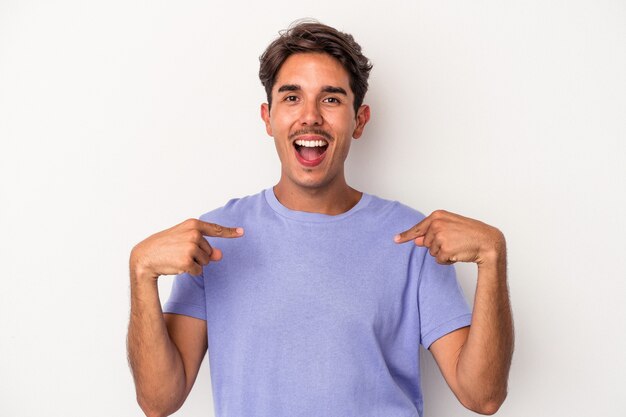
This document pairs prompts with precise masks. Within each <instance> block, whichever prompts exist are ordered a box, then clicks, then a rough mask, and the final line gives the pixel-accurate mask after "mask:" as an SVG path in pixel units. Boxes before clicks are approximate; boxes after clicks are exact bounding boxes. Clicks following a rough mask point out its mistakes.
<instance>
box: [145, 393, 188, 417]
mask: <svg viewBox="0 0 626 417" xmlns="http://www.w3.org/2000/svg"><path fill="white" fill-rule="evenodd" d="M137 404H139V407H140V408H141V411H143V413H144V414H145V415H146V417H167V416H169V415H171V414H173V413H174V412H176V411H177V410H178V409H179V408H180V406H177V407H174V408H171V407H170V408H169V409H168V408H166V407H163V406H159V405H157V404H155V403H153V402H150V401H147V400H146V399H145V398H142V397H140V396H137Z"/></svg>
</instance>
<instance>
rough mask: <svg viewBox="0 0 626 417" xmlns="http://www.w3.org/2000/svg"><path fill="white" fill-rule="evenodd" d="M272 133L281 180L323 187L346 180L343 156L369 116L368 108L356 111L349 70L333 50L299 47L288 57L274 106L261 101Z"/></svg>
mask: <svg viewBox="0 0 626 417" xmlns="http://www.w3.org/2000/svg"><path fill="white" fill-rule="evenodd" d="M261 117H262V118H263V121H264V122H265V127H266V130H267V133H268V135H270V136H272V137H274V141H275V144H276V150H277V152H278V157H279V158H280V161H281V164H282V176H281V183H283V185H286V186H295V187H299V188H309V189H310V188H323V187H329V186H332V185H333V184H336V183H335V181H345V178H344V161H345V160H346V157H347V156H348V151H349V149H350V142H351V140H352V138H354V139H358V138H359V137H360V136H361V134H362V132H363V128H364V126H365V124H366V123H367V122H368V120H369V108H368V107H367V106H361V108H359V110H358V112H357V114H356V115H355V114H354V94H353V92H352V90H351V89H350V76H349V75H348V72H347V71H346V70H345V69H344V68H343V66H342V65H341V63H340V62H339V61H337V60H336V59H335V58H333V57H331V56H330V55H328V54H322V53H299V54H294V55H291V56H290V57H289V58H287V60H286V61H285V62H284V63H283V65H282V67H281V68H280V71H279V72H278V76H277V77H276V83H275V84H274V87H273V89H272V107H271V110H270V108H269V106H268V105H267V104H263V105H262V106H261Z"/></svg>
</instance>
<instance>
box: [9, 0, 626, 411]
mask: <svg viewBox="0 0 626 417" xmlns="http://www.w3.org/2000/svg"><path fill="white" fill-rule="evenodd" d="M302 17H315V18H317V19H319V20H320V21H322V22H324V23H327V24H330V25H333V26H336V27H337V28H339V29H341V30H344V31H347V32H349V33H352V34H354V35H355V37H356V39H357V40H358V41H359V42H360V43H361V45H362V46H363V49H364V52H365V54H366V55H367V56H368V57H369V58H370V59H371V60H372V61H373V63H374V70H373V72H372V75H371V79H370V86H371V87H370V91H369V93H368V95H367V97H366V102H367V103H368V104H370V106H371V109H372V121H371V123H370V124H369V125H368V126H367V129H366V132H365V135H364V137H363V138H361V139H360V140H358V141H356V142H354V144H353V148H352V151H351V155H350V158H349V161H348V165H347V176H348V180H349V182H350V184H352V185H353V186H354V187H356V188H357V189H361V190H364V191H367V192H370V193H373V194H377V195H379V196H381V197H384V198H389V199H395V200H400V201H402V202H404V203H406V204H408V205H411V206H413V207H415V208H417V209H418V210H420V211H422V212H424V213H426V214H428V213H430V212H431V211H432V210H435V209H437V208H443V209H447V210H450V211H454V212H459V213H462V214H464V215H467V216H470V217H475V218H478V219H481V220H483V221H485V222H488V223H490V224H493V225H496V226H497V227H499V228H500V229H501V230H502V231H503V232H504V233H505V235H506V237H507V240H508V250H509V286H510V290H511V297H512V305H513V310H514V319H515V327H516V350H515V355H514V360H513V365H512V369H511V377H510V390H509V391H510V393H509V396H508V399H507V400H506V402H505V404H504V405H503V407H502V408H501V410H500V411H499V414H498V415H500V416H507V417H517V416H520V417H521V416H581V417H582V416H621V415H623V412H624V411H623V410H624V409H625V408H626V404H625V396H624V384H623V379H624V377H625V376H626V359H625V358H626V355H625V354H624V352H625V351H626V334H625V331H624V330H625V329H626V326H625V324H626V307H625V302H626V285H625V284H624V281H625V279H626V256H624V252H625V249H626V245H625V244H624V235H625V233H626V221H625V215H626V168H625V167H624V164H625V162H626V161H625V160H626V146H625V142H626V76H625V74H626V2H624V1H618V0H616V1H608V0H587V1H583V0H579V1H552V0H526V1H523V2H522V1H518V2H515V1H508V0H507V1H503V0H492V1H461V0H459V1H415V0H413V1H399V2H393V1H391V2H382V1H381V2H372V3H367V2H363V1H360V0H348V1H343V2H338V1H334V0H318V1H316V2H293V1H287V0H281V1H266V2H249V3H243V2H231V3H228V2H217V3H216V2H208V1H182V2H173V1H172V2H165V1H132V0H130V1H129V0H124V1H121V0H110V1H106V2H104V1H102V2H96V1H79V0H75V1H70V0H59V1H43V0H42V1H28V0H21V1H17V0H0V141H1V146H0V210H1V211H0V267H1V268H2V269H1V272H2V276H1V282H2V286H1V288H0V416H3V417H5V416H6V417H18V416H19V417H22V416H24V417H26V416H93V417H99V416H140V415H142V414H141V411H140V410H139V408H138V406H137V405H136V403H135V397H134V387H133V382H132V378H131V375H130V372H129V370H128V367H127V362H126V348H125V337H126V327H127V322H128V315H129V284H128V256H129V253H130V250H131V248H132V247H133V246H134V245H135V244H136V243H137V242H139V241H141V240H143V239H144V238H146V237H147V236H148V235H150V234H152V233H155V232H157V231H159V230H162V229H165V228H167V227H170V226H172V225H174V224H177V223H179V222H181V221H183V220H185V219H186V218H189V217H197V216H199V215H201V214H202V213H204V212H206V211H209V210H210V209H213V208H215V207H218V206H221V205H223V204H225V203H226V202H227V201H228V200H229V199H230V198H233V197H240V196H244V195H248V194H253V193H256V192H257V191H259V190H261V189H263V188H267V187H270V186H272V185H274V184H275V183H276V182H277V180H278V177H279V161H278V158H277V156H276V154H275V150H274V144H273V141H272V139H271V138H269V137H268V136H266V134H265V131H264V129H263V124H262V122H261V119H260V117H259V105H260V103H262V102H263V101H264V100H265V97H264V90H263V89H262V87H261V85H260V82H259V81H258V78H257V72H258V57H259V55H260V54H261V53H262V51H263V50H264V48H265V47H266V46H267V44H268V43H269V42H270V41H271V40H272V39H273V38H274V37H275V36H276V35H277V33H278V31H279V30H280V29H284V28H286V27H287V26H288V25H289V24H290V23H291V22H292V21H293V20H295V19H298V18H302ZM395 232H398V231H396V230H390V231H389V233H390V235H392V234H393V233H395ZM381 238H389V237H381ZM457 271H458V274H459V279H460V281H461V283H462V286H463V288H464V291H465V293H466V296H467V299H468V300H469V301H470V302H471V300H472V299H473V294H474V286H475V282H476V277H475V274H476V271H475V268H474V267H473V265H459V267H458V268H457ZM171 281H172V278H171V277H164V278H162V279H161V281H160V289H161V293H162V296H163V298H162V299H163V300H164V299H165V297H166V296H167V294H168V293H169V291H170V286H171ZM417 354H418V352H416V355H417ZM419 354H421V355H423V357H424V359H425V362H424V365H423V374H424V380H423V389H424V392H425V400H426V405H425V415H426V416H429V417H435V416H442V417H443V416H445V417H455V416H469V415H473V413H471V412H469V411H466V410H464V409H463V407H462V406H461V405H460V404H459V403H457V401H456V399H455V398H454V396H453V395H452V394H451V392H450V391H449V389H448V388H447V386H446V385H445V382H444V381H443V379H442V377H441V376H440V374H439V371H438V369H437V367H436V365H435V363H434V362H433V360H432V358H431V355H430V353H428V352H425V351H422V352H421V353H419ZM212 407H213V406H212V397H211V385H210V377H209V368H208V361H206V360H205V362H204V363H203V365H202V370H201V372H200V375H199V377H198V381H197V383H196V386H195V387H194V390H193V391H192V393H191V395H190V397H189V399H188V400H187V403H186V404H185V405H184V406H183V408H182V409H181V410H180V411H179V412H178V413H177V414H176V415H178V416H212V415H213V408H212Z"/></svg>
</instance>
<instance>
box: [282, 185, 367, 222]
mask: <svg viewBox="0 0 626 417" xmlns="http://www.w3.org/2000/svg"><path fill="white" fill-rule="evenodd" d="M274 195H275V196H276V198H277V199H278V201H280V203H281V204H282V205H283V206H285V207H287V208H288V209H290V210H296V211H306V212H309V213H320V214H328V215H331V216H336V215H338V214H341V213H345V212H346V211H348V210H350V209H351V208H352V207H354V206H355V205H356V204H357V203H358V202H359V200H360V199H361V196H362V195H363V193H362V192H360V191H357V190H355V189H354V188H352V187H350V186H349V185H348V184H347V183H345V182H343V184H338V185H335V186H331V187H319V188H313V187H311V188H305V187H301V186H295V185H289V184H287V182H286V181H283V180H282V179H281V181H280V182H279V183H278V184H276V185H275V186H274Z"/></svg>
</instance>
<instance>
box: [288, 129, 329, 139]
mask: <svg viewBox="0 0 626 417" xmlns="http://www.w3.org/2000/svg"><path fill="white" fill-rule="evenodd" d="M300 135H318V136H321V137H323V138H324V139H326V140H327V141H329V142H330V141H331V140H332V139H333V137H332V136H331V134H330V133H328V132H327V131H325V130H323V129H300V130H296V131H295V132H293V133H292V134H291V135H289V140H293V139H295V137H296V136H300Z"/></svg>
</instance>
